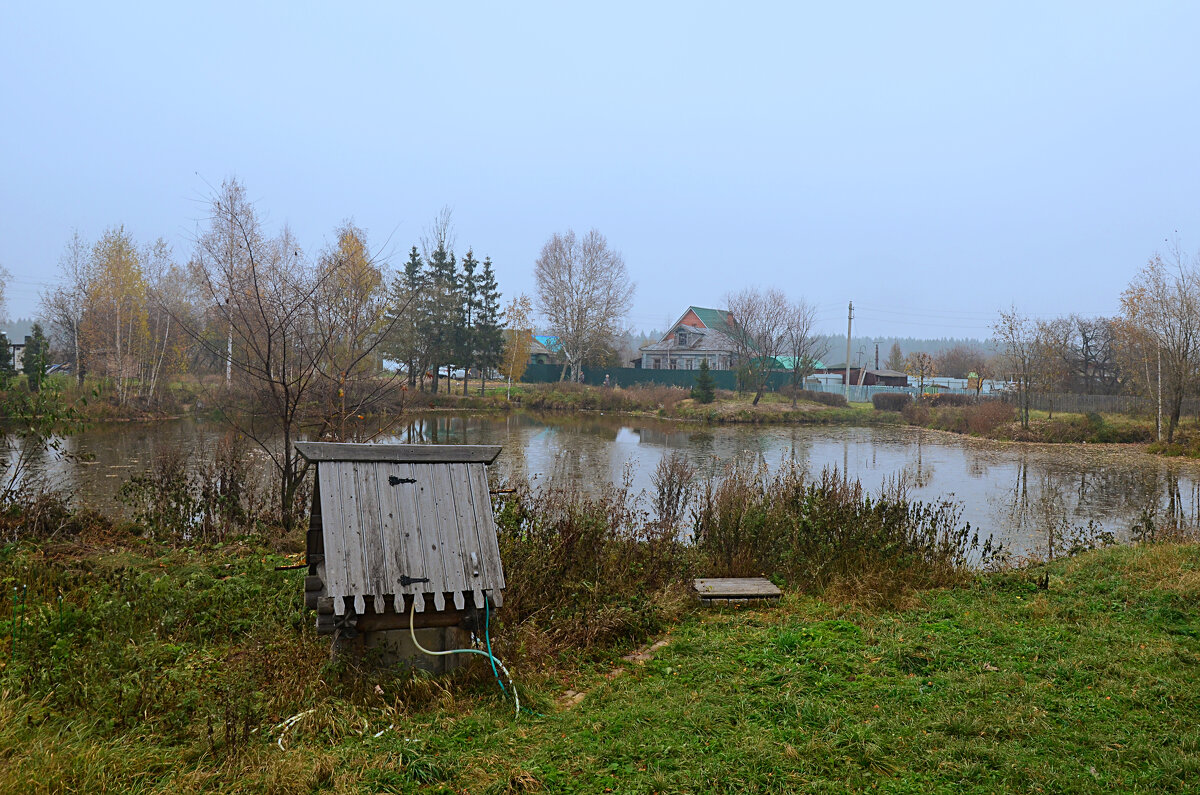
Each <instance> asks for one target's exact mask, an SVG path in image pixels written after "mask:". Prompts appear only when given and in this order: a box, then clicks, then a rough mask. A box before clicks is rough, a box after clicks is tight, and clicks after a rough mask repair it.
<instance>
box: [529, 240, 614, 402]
mask: <svg viewBox="0 0 1200 795" xmlns="http://www.w3.org/2000/svg"><path fill="white" fill-rule="evenodd" d="M534 276H535V278H536V279H537V308H538V310H539V311H540V312H541V313H542V314H543V315H545V317H546V321H547V324H548V327H549V330H550V332H551V333H552V334H554V335H556V336H557V337H558V341H559V345H560V346H561V348H562V351H563V356H564V361H563V369H562V374H561V375H560V380H561V379H564V378H566V375H567V367H568V366H573V368H574V377H575V378H576V379H578V378H579V375H580V374H581V368H582V365H583V362H584V360H585V359H587V358H588V357H589V355H590V354H591V353H592V352H593V351H595V350H597V349H598V348H599V347H601V346H602V345H604V344H606V343H608V342H609V341H610V340H611V339H612V338H613V337H614V336H615V335H616V334H617V332H618V330H619V329H618V326H619V325H620V323H621V321H622V320H623V319H624V318H625V316H626V315H627V314H629V308H630V305H631V304H632V303H633V292H634V284H633V282H631V281H630V280H629V274H628V272H627V271H626V270H625V260H624V259H622V257H621V255H620V253H618V252H616V251H613V250H611V249H610V248H609V247H608V241H607V240H605V239H604V235H602V234H600V232H599V231H597V230H596V229H592V230H591V231H589V232H588V233H587V234H586V235H584V236H583V237H582V238H576V236H575V232H574V231H573V230H567V232H566V234H564V235H559V234H557V233H556V234H555V235H554V236H553V237H551V238H550V240H548V241H547V242H546V245H544V246H542V253H541V254H540V255H539V256H538V258H537V261H536V262H535V263H534Z"/></svg>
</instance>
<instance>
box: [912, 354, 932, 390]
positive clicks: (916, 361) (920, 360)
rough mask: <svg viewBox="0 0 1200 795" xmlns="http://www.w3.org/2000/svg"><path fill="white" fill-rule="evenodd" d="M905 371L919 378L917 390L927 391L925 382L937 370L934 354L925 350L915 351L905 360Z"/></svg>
mask: <svg viewBox="0 0 1200 795" xmlns="http://www.w3.org/2000/svg"><path fill="white" fill-rule="evenodd" d="M904 372H906V373H908V374H909V375H911V376H914V377H915V378H916V379H917V391H918V392H924V391H925V382H926V381H928V380H929V379H931V378H933V374H934V373H935V372H937V370H936V363H935V361H934V358H933V356H932V355H930V354H928V353H926V352H925V351H913V352H912V353H910V354H909V355H908V358H907V359H905V360H904Z"/></svg>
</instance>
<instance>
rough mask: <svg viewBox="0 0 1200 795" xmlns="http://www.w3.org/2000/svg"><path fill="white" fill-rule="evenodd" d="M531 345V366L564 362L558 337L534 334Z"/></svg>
mask: <svg viewBox="0 0 1200 795" xmlns="http://www.w3.org/2000/svg"><path fill="white" fill-rule="evenodd" d="M532 336H533V339H532V341H531V342H530V343H529V363H530V364H558V363H560V362H561V361H562V360H561V358H560V355H561V354H562V344H561V343H559V341H558V337H555V336H551V335H548V334H534V335H532Z"/></svg>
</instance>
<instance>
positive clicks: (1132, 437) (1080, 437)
mask: <svg viewBox="0 0 1200 795" xmlns="http://www.w3.org/2000/svg"><path fill="white" fill-rule="evenodd" d="M881 397H884V398H887V400H877V401H876V402H877V404H878V406H877V408H876V413H878V414H883V415H888V416H890V417H893V418H895V420H896V421H900V422H904V423H907V424H909V425H914V426H917V427H921V428H931V429H933V430H940V431H949V432H951V433H961V434H967V435H971V436H978V437H980V438H984V439H995V440H997V441H1014V442H1042V443H1050V444H1054V443H1077V444H1078V443H1084V442H1087V443H1091V444H1145V443H1149V442H1152V441H1153V440H1154V435H1155V431H1154V420H1153V419H1146V418H1143V417H1131V416H1129V415H1126V414H1107V413H1105V414H1101V413H1097V412H1088V413H1086V414H1076V413H1064V412H1055V413H1053V414H1050V413H1049V412H1045V411H1031V412H1030V415H1029V424H1028V426H1023V425H1022V424H1021V423H1020V422H1018V420H1017V410H1016V408H1015V407H1014V406H1012V405H1011V404H1008V403H1004V402H1001V401H999V400H988V399H985V400H982V401H978V402H973V401H972V399H971V398H969V397H965V396H959V395H932V396H926V397H924V398H922V399H921V400H919V401H912V400H908V399H907V398H906V396H901V395H895V396H893V395H885V396H881ZM1181 438H1183V439H1186V438H1188V433H1187V431H1186V429H1183V430H1182V432H1181ZM1197 438H1198V439H1200V434H1197ZM1177 449H1181V450H1182V449H1185V448H1184V447H1182V446H1181V447H1179V448H1177ZM1196 449H1197V454H1198V455H1200V445H1196ZM1152 451H1153V450H1152Z"/></svg>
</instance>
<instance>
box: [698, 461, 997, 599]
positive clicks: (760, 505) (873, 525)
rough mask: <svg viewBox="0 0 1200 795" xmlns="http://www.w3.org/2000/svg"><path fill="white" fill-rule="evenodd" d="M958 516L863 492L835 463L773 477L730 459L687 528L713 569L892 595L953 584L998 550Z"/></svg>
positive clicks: (950, 507) (900, 496)
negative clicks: (816, 472)
mask: <svg viewBox="0 0 1200 795" xmlns="http://www.w3.org/2000/svg"><path fill="white" fill-rule="evenodd" d="M960 515H961V510H960V509H959V508H958V507H957V506H955V505H954V504H952V503H949V502H945V501H943V502H938V503H932V504H926V503H921V502H914V501H911V500H909V499H908V498H907V495H906V494H905V493H904V489H903V486H902V485H900V484H894V485H893V486H892V487H891V488H889V489H887V490H885V491H884V492H883V493H881V494H879V495H877V496H871V495H869V494H866V493H865V492H864V490H863V488H862V484H861V483H859V482H858V481H857V480H855V481H849V480H847V479H846V478H844V477H843V476H841V475H840V474H839V473H838V472H837V470H832V469H826V470H825V471H823V472H822V473H821V475H820V476H819V477H818V478H816V479H809V478H808V477H807V473H805V472H804V471H803V470H802V469H800V468H799V467H796V466H784V467H782V468H781V469H780V471H779V472H778V473H777V474H775V475H774V476H772V475H770V474H769V473H768V472H767V471H766V469H765V468H764V467H761V466H759V467H756V468H755V467H750V466H748V465H746V464H744V463H736V464H734V465H733V466H732V467H731V468H730V469H729V470H727V472H726V473H725V477H724V479H722V480H719V481H718V480H715V479H710V480H708V481H707V482H706V483H705V484H704V487H703V490H702V493H701V496H700V499H699V504H698V506H697V508H696V509H695V512H694V520H695V521H694V528H695V539H696V548H697V550H698V551H699V552H700V553H701V554H702V555H703V556H704V557H705V560H706V561H707V562H708V564H709V570H710V572H711V573H712V574H713V575H717V576H735V577H736V576H752V575H759V576H766V575H774V576H777V577H780V578H782V579H784V580H786V581H787V582H788V583H790V584H792V585H794V586H796V587H799V588H801V589H804V590H807V591H812V592H822V591H825V590H827V589H829V588H833V587H836V588H839V589H849V590H850V591H858V592H860V594H861V596H862V597H863V598H865V599H867V600H868V601H878V600H882V601H884V602H891V601H894V600H895V599H896V598H898V597H899V596H900V595H902V594H903V593H905V592H906V591H910V590H915V589H916V590H919V589H922V588H929V587H936V586H941V585H947V584H951V583H954V582H959V581H961V580H962V579H963V578H964V577H966V576H968V574H969V566H968V564H969V563H971V562H977V561H982V562H985V563H986V562H987V561H988V560H990V559H991V557H992V556H994V555H995V554H997V553H998V551H999V550H998V549H997V548H995V547H994V546H993V545H992V542H991V539H990V538H988V539H986V540H985V541H984V542H983V543H982V544H981V543H980V540H979V538H978V535H977V534H976V533H973V532H972V530H971V527H970V525H969V524H961V523H960Z"/></svg>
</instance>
